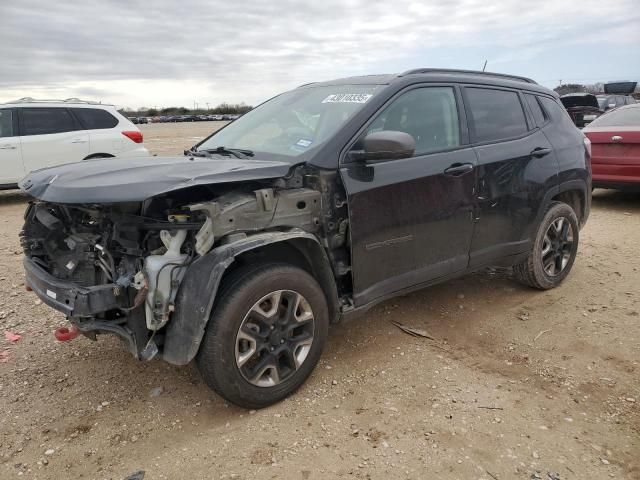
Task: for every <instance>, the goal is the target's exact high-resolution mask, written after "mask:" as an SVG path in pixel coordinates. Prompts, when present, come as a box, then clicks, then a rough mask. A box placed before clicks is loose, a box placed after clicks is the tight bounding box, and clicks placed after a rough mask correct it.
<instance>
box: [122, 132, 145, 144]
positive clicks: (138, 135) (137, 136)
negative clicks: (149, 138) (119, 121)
mask: <svg viewBox="0 0 640 480" xmlns="http://www.w3.org/2000/svg"><path fill="white" fill-rule="evenodd" d="M122 134H123V135H124V136H125V137H127V138H128V139H129V140H132V141H133V142H134V143H142V132H139V131H137V130H125V131H124V132H122Z"/></svg>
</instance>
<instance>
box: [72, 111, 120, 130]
mask: <svg viewBox="0 0 640 480" xmlns="http://www.w3.org/2000/svg"><path fill="white" fill-rule="evenodd" d="M72 110H73V113H74V114H75V115H76V116H77V117H78V118H79V119H80V122H81V123H82V126H83V127H84V128H86V129H87V130H99V129H102V128H113V127H115V126H116V125H118V119H117V118H116V117H114V116H113V115H111V114H110V113H109V112H107V111H106V110H102V109H99V108H73V109H72Z"/></svg>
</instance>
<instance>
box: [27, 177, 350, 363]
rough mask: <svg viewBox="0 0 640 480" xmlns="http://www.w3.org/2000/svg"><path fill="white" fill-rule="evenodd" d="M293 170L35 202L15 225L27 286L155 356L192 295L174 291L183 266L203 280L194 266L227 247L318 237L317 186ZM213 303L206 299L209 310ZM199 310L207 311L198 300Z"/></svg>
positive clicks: (81, 320) (73, 317)
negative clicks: (91, 199) (114, 199)
mask: <svg viewBox="0 0 640 480" xmlns="http://www.w3.org/2000/svg"><path fill="white" fill-rule="evenodd" d="M300 178H301V177H297V180H296V181H295V182H290V181H287V180H285V179H282V178H280V179H276V180H272V181H269V182H266V181H262V182H260V183H258V182H247V183H243V184H236V185H226V186H221V187H220V188H218V193H217V194H212V193H211V191H210V189H209V188H197V189H195V190H193V189H192V190H191V191H188V192H185V191H184V190H181V191H178V192H170V193H168V194H162V195H159V196H157V197H152V198H150V199H147V200H144V201H140V202H137V201H136V202H128V203H111V204H90V203H87V204H84V203H74V204H64V203H54V202H49V201H45V200H36V201H33V202H32V203H31V204H30V206H29V207H28V209H27V212H26V214H25V225H24V228H23V230H22V232H21V243H22V247H23V249H24V253H25V258H24V266H25V272H26V284H27V287H28V288H29V289H31V290H33V291H34V292H35V293H36V294H37V295H38V296H39V297H40V298H41V299H42V301H43V302H45V303H46V304H48V305H49V306H51V307H53V308H55V309H57V310H59V311H61V312H63V313H64V314H65V315H66V316H67V317H68V319H69V321H70V322H71V323H72V324H73V326H75V327H76V328H77V329H78V330H79V331H80V332H81V333H83V334H84V335H85V336H87V337H89V338H92V339H94V340H95V339H96V335H97V334H101V333H111V334H115V335H117V336H119V337H120V338H121V339H123V340H124V343H125V345H126V348H127V350H128V351H130V352H131V353H132V354H133V355H134V356H135V357H136V358H139V359H144V360H148V359H151V358H153V357H155V356H156V355H158V354H160V355H163V353H164V346H165V344H166V342H167V341H168V339H167V335H168V331H169V329H168V326H169V325H170V324H171V322H172V318H173V316H174V315H175V311H176V310H177V309H180V308H181V307H182V312H187V311H189V308H190V307H191V306H190V305H180V302H181V301H189V302H192V300H193V298H192V296H191V295H185V292H182V294H181V289H183V283H187V282H186V281H184V282H183V280H184V279H185V277H186V276H187V275H188V273H189V272H190V269H191V272H190V274H189V275H188V276H189V279H190V280H189V282H191V285H193V284H194V282H195V284H197V283H198V282H201V283H202V282H205V283H206V282H207V278H208V276H209V274H210V272H204V271H203V272H202V273H203V275H204V274H205V273H206V277H204V278H200V276H199V275H200V272H196V271H197V269H198V268H202V267H199V266H198V265H204V264H205V263H206V262H204V261H203V259H204V258H207V257H209V258H222V256H224V255H223V254H222V253H221V252H228V248H229V246H231V245H235V244H238V243H242V242H243V241H244V242H245V243H246V242H248V241H252V239H254V237H255V238H258V236H259V235H262V236H263V237H262V238H264V235H271V236H273V235H284V236H287V235H289V236H305V235H307V236H309V238H313V239H314V240H316V238H317V235H316V234H317V233H318V232H319V231H320V230H321V229H322V228H323V225H324V224H325V223H326V222H325V219H324V218H323V214H322V207H321V205H322V203H323V198H322V194H321V192H320V191H319V190H318V189H315V188H304V187H302V181H301V180H300ZM239 185H242V187H240V186H239ZM325 216H326V215H325ZM345 216H346V215H345ZM291 232H299V233H296V234H292V233H291ZM283 238H284V237H283ZM263 241H264V240H263ZM316 241H317V240H316ZM226 254H227V253H225V255H226ZM216 255H217V256H216ZM216 262H218V260H216V261H215V262H213V263H216ZM228 263H230V262H227V264H228ZM208 268H209V269H211V268H212V265H209V266H208ZM223 270H224V269H223ZM218 280H219V278H218ZM184 288H188V287H184ZM214 295H215V291H214V292H211V296H212V297H213V296H214ZM181 299H182V300H181ZM184 299H188V300H184ZM212 301H213V298H211V299H206V301H204V304H208V308H209V309H210V308H211V304H212ZM192 303H193V302H192ZM197 313H198V315H208V313H209V312H208V311H206V312H205V311H204V308H202V309H200V307H199V310H198V312H197ZM182 316H183V317H184V313H183V314H182ZM183 320H184V319H183ZM185 328H189V327H185ZM193 328H196V329H200V330H201V329H203V328H204V326H203V325H200V324H198V326H197V327H193ZM174 330H175V329H174ZM169 335H171V333H169ZM174 336H175V337H176V338H178V337H180V338H181V339H183V338H184V339H186V340H184V341H190V342H191V343H194V342H195V341H196V340H193V338H195V337H189V336H184V335H183V336H180V334H175V333H174ZM176 341H177V340H176V339H175V338H174V339H173V342H174V343H175V342H176ZM180 341H182V340H180ZM199 341H200V338H197V342H198V344H199ZM197 347H198V345H197V344H196V345H195V346H194V345H188V346H186V347H185V348H183V349H182V350H184V351H185V352H189V353H185V354H180V355H176V354H175V353H174V354H173V355H170V357H171V358H168V359H167V360H168V361H171V362H172V363H179V364H181V363H187V361H189V360H190V359H191V358H192V357H193V355H194V354H195V351H197ZM175 350H176V349H175V348H174V351H175ZM178 350H180V348H179V349H178Z"/></svg>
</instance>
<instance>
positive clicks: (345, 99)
mask: <svg viewBox="0 0 640 480" xmlns="http://www.w3.org/2000/svg"><path fill="white" fill-rule="evenodd" d="M372 96H373V95H371V94H368V93H336V94H333V95H329V96H328V97H327V98H325V99H324V100H323V101H322V103H367V100H369V99H370V98H371V97H372Z"/></svg>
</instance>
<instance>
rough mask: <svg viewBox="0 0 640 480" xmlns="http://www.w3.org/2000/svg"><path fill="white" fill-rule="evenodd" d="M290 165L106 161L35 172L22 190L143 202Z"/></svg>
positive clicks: (56, 197)
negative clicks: (175, 192) (163, 195)
mask: <svg viewBox="0 0 640 480" xmlns="http://www.w3.org/2000/svg"><path fill="white" fill-rule="evenodd" d="M290 168H291V164H289V163H287V162H274V161H263V160H254V159H240V158H226V157H215V156H214V157H213V158H203V157H186V156H185V157H135V158H104V159H96V160H85V161H82V162H78V163H68V164H65V165H60V166H57V167H51V168H45V169H42V170H36V171H34V172H31V173H30V174H29V175H27V176H26V177H25V178H23V179H22V180H21V181H20V183H19V186H20V189H21V190H22V191H24V192H25V193H27V194H29V195H31V196H32V197H35V198H37V199H39V200H43V201H47V202H54V203H119V202H140V201H143V200H146V199H147V198H150V197H153V196H155V195H158V194H161V193H166V192H170V191H173V190H180V189H183V188H187V187H192V186H195V185H211V184H218V183H227V182H238V181H243V180H260V179H268V178H278V177H282V176H284V175H286V174H287V172H288V171H289V169H290Z"/></svg>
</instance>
